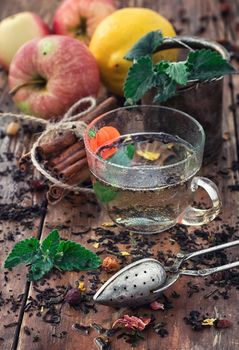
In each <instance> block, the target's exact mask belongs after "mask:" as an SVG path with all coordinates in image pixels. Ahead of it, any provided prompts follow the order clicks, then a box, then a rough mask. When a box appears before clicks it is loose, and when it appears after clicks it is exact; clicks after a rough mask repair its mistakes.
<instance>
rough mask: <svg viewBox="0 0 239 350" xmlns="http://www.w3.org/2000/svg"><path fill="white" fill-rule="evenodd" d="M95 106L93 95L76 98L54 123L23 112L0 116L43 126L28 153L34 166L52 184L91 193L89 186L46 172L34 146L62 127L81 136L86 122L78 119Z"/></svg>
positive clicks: (0, 115) (1, 114)
mask: <svg viewBox="0 0 239 350" xmlns="http://www.w3.org/2000/svg"><path fill="white" fill-rule="evenodd" d="M84 104H87V105H89V106H88V107H87V108H85V109H84V110H83V111H81V112H79V113H76V114H75V111H76V110H77V109H78V108H79V107H80V106H82V105H84ZM95 106H96V99H95V98H94V97H91V96H89V97H84V98H82V99H80V100H78V101H77V102H76V103H75V104H73V105H72V106H71V107H70V109H69V110H68V111H67V112H66V113H65V114H64V116H63V118H62V119H61V120H60V121H59V122H56V123H54V124H53V123H52V122H51V121H48V120H44V119H39V118H37V117H34V116H31V115H25V114H14V113H9V112H8V113H0V117H5V118H6V117H14V118H16V119H23V120H26V121H34V122H37V123H39V124H42V125H44V126H45V128H46V129H45V131H43V133H42V134H41V135H40V136H39V137H38V139H37V140H36V141H35V142H34V144H33V146H32V148H31V151H30V155H31V161H32V164H33V165H34V167H35V168H36V169H37V170H38V171H39V172H40V173H41V174H42V175H43V176H44V177H45V178H47V179H48V180H49V181H51V182H52V183H53V184H55V185H57V186H59V187H62V188H63V189H66V190H70V191H74V192H83V193H92V192H93V190H92V189H90V188H85V187H81V186H77V185H68V184H66V183H63V182H62V181H60V180H58V179H57V178H55V177H54V176H52V174H51V173H50V172H48V171H47V170H46V169H45V167H44V166H43V165H42V164H41V163H40V162H39V161H38V159H37V158H36V148H37V147H38V146H39V145H40V144H41V141H42V140H43V138H45V137H46V136H47V135H48V134H49V133H52V132H54V131H59V130H62V129H68V130H69V129H70V130H72V131H73V132H74V133H75V134H76V136H77V137H78V138H82V137H83V133H84V131H85V129H86V127H87V124H86V123H85V122H83V121H82V120H79V119H80V118H81V117H82V116H83V115H85V114H87V113H89V112H90V111H91V110H92V109H93V108H94V107H95Z"/></svg>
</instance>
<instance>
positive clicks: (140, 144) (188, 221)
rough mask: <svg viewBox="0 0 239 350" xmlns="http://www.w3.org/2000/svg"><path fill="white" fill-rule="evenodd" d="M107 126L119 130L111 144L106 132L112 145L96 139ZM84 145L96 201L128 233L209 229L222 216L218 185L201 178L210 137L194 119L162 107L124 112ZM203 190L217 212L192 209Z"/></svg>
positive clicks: (106, 120)
mask: <svg viewBox="0 0 239 350" xmlns="http://www.w3.org/2000/svg"><path fill="white" fill-rule="evenodd" d="M106 126H112V127H114V128H116V129H117V131H118V134H119V135H120V136H117V135H116V136H114V135H113V138H111V136H110V137H108V140H107V135H105V133H103V134H104V135H103V139H104V137H105V139H106V141H105V142H103V143H102V137H101V143H100V142H98V141H96V137H98V136H99V135H100V134H102V130H101V131H100V132H99V130H100V129H101V128H103V127H106ZM97 133H98V134H97ZM106 134H107V133H106ZM113 134H115V133H113ZM96 135H98V136H96ZM99 139H100V138H98V139H97V140H99ZM84 141H85V146H86V153H87V159H88V163H89V168H90V171H91V175H92V181H93V188H94V190H95V193H96V196H97V198H98V200H99V202H100V203H101V204H102V205H103V207H104V208H105V209H106V211H107V212H108V214H109V216H110V218H111V219H112V220H113V221H114V222H115V223H116V224H117V225H119V226H121V227H123V228H124V229H126V230H128V231H131V232H138V233H143V234H154V233H158V232H162V231H164V230H166V229H168V228H170V227H172V226H174V225H175V224H177V223H180V224H184V225H202V224H206V223H208V222H210V221H211V220H213V219H214V218H215V217H216V216H217V215H218V213H219V211H220V208H221V199H220V195H219V192H218V189H217V187H216V185H215V184H214V183H213V182H212V181H211V180H209V179H207V178H204V177H198V176H195V174H196V173H197V172H198V170H199V169H200V167H201V164H202V158H203V150H204V142H205V134H204V131H203V128H202V126H201V125H200V124H199V123H198V122H197V121H196V120H195V119H194V118H192V117H191V116H189V115H188V114H186V113H184V112H181V111H179V110H176V109H172V108H168V107H162V106H147V105H142V106H131V107H122V108H118V109H116V110H113V111H111V112H108V113H106V114H103V115H101V116H99V117H98V118H96V119H95V120H94V121H93V122H92V123H91V124H90V125H88V127H87V129H86V131H85V134H84ZM103 141H104V140H103ZM97 142H98V143H99V145H98V143H97ZM93 145H94V147H93ZM198 187H202V188H203V189H204V190H205V191H206V192H207V194H208V195H209V197H210V199H211V202H212V206H211V208H209V209H198V208H195V207H193V206H192V205H191V204H192V202H193V197H194V192H195V191H196V190H197V188H198Z"/></svg>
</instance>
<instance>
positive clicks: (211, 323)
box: [202, 318, 216, 326]
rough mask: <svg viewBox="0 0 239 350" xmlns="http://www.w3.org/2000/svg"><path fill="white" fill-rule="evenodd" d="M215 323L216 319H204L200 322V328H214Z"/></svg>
mask: <svg viewBox="0 0 239 350" xmlns="http://www.w3.org/2000/svg"><path fill="white" fill-rule="evenodd" d="M215 321H216V318H205V320H203V321H202V326H214V322H215Z"/></svg>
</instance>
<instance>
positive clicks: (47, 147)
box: [36, 130, 77, 159]
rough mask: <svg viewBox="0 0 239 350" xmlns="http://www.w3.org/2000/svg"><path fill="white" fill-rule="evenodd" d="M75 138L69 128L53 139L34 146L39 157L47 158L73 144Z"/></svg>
mask: <svg viewBox="0 0 239 350" xmlns="http://www.w3.org/2000/svg"><path fill="white" fill-rule="evenodd" d="M76 140H77V137H76V135H75V133H74V132H73V131H71V130H66V131H64V132H61V135H60V136H58V137H56V138H55V139H54V140H52V141H49V142H47V143H45V144H42V145H40V146H38V147H37V148H36V152H37V154H38V156H39V157H40V159H48V158H50V157H51V156H52V154H53V153H56V152H57V153H60V152H61V151H62V150H63V149H65V148H66V147H68V146H71V145H73V144H74V143H75V142H76Z"/></svg>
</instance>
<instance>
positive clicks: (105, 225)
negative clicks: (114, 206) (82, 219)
mask: <svg viewBox="0 0 239 350" xmlns="http://www.w3.org/2000/svg"><path fill="white" fill-rule="evenodd" d="M101 226H103V227H114V226H115V223H114V222H103V224H101Z"/></svg>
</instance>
